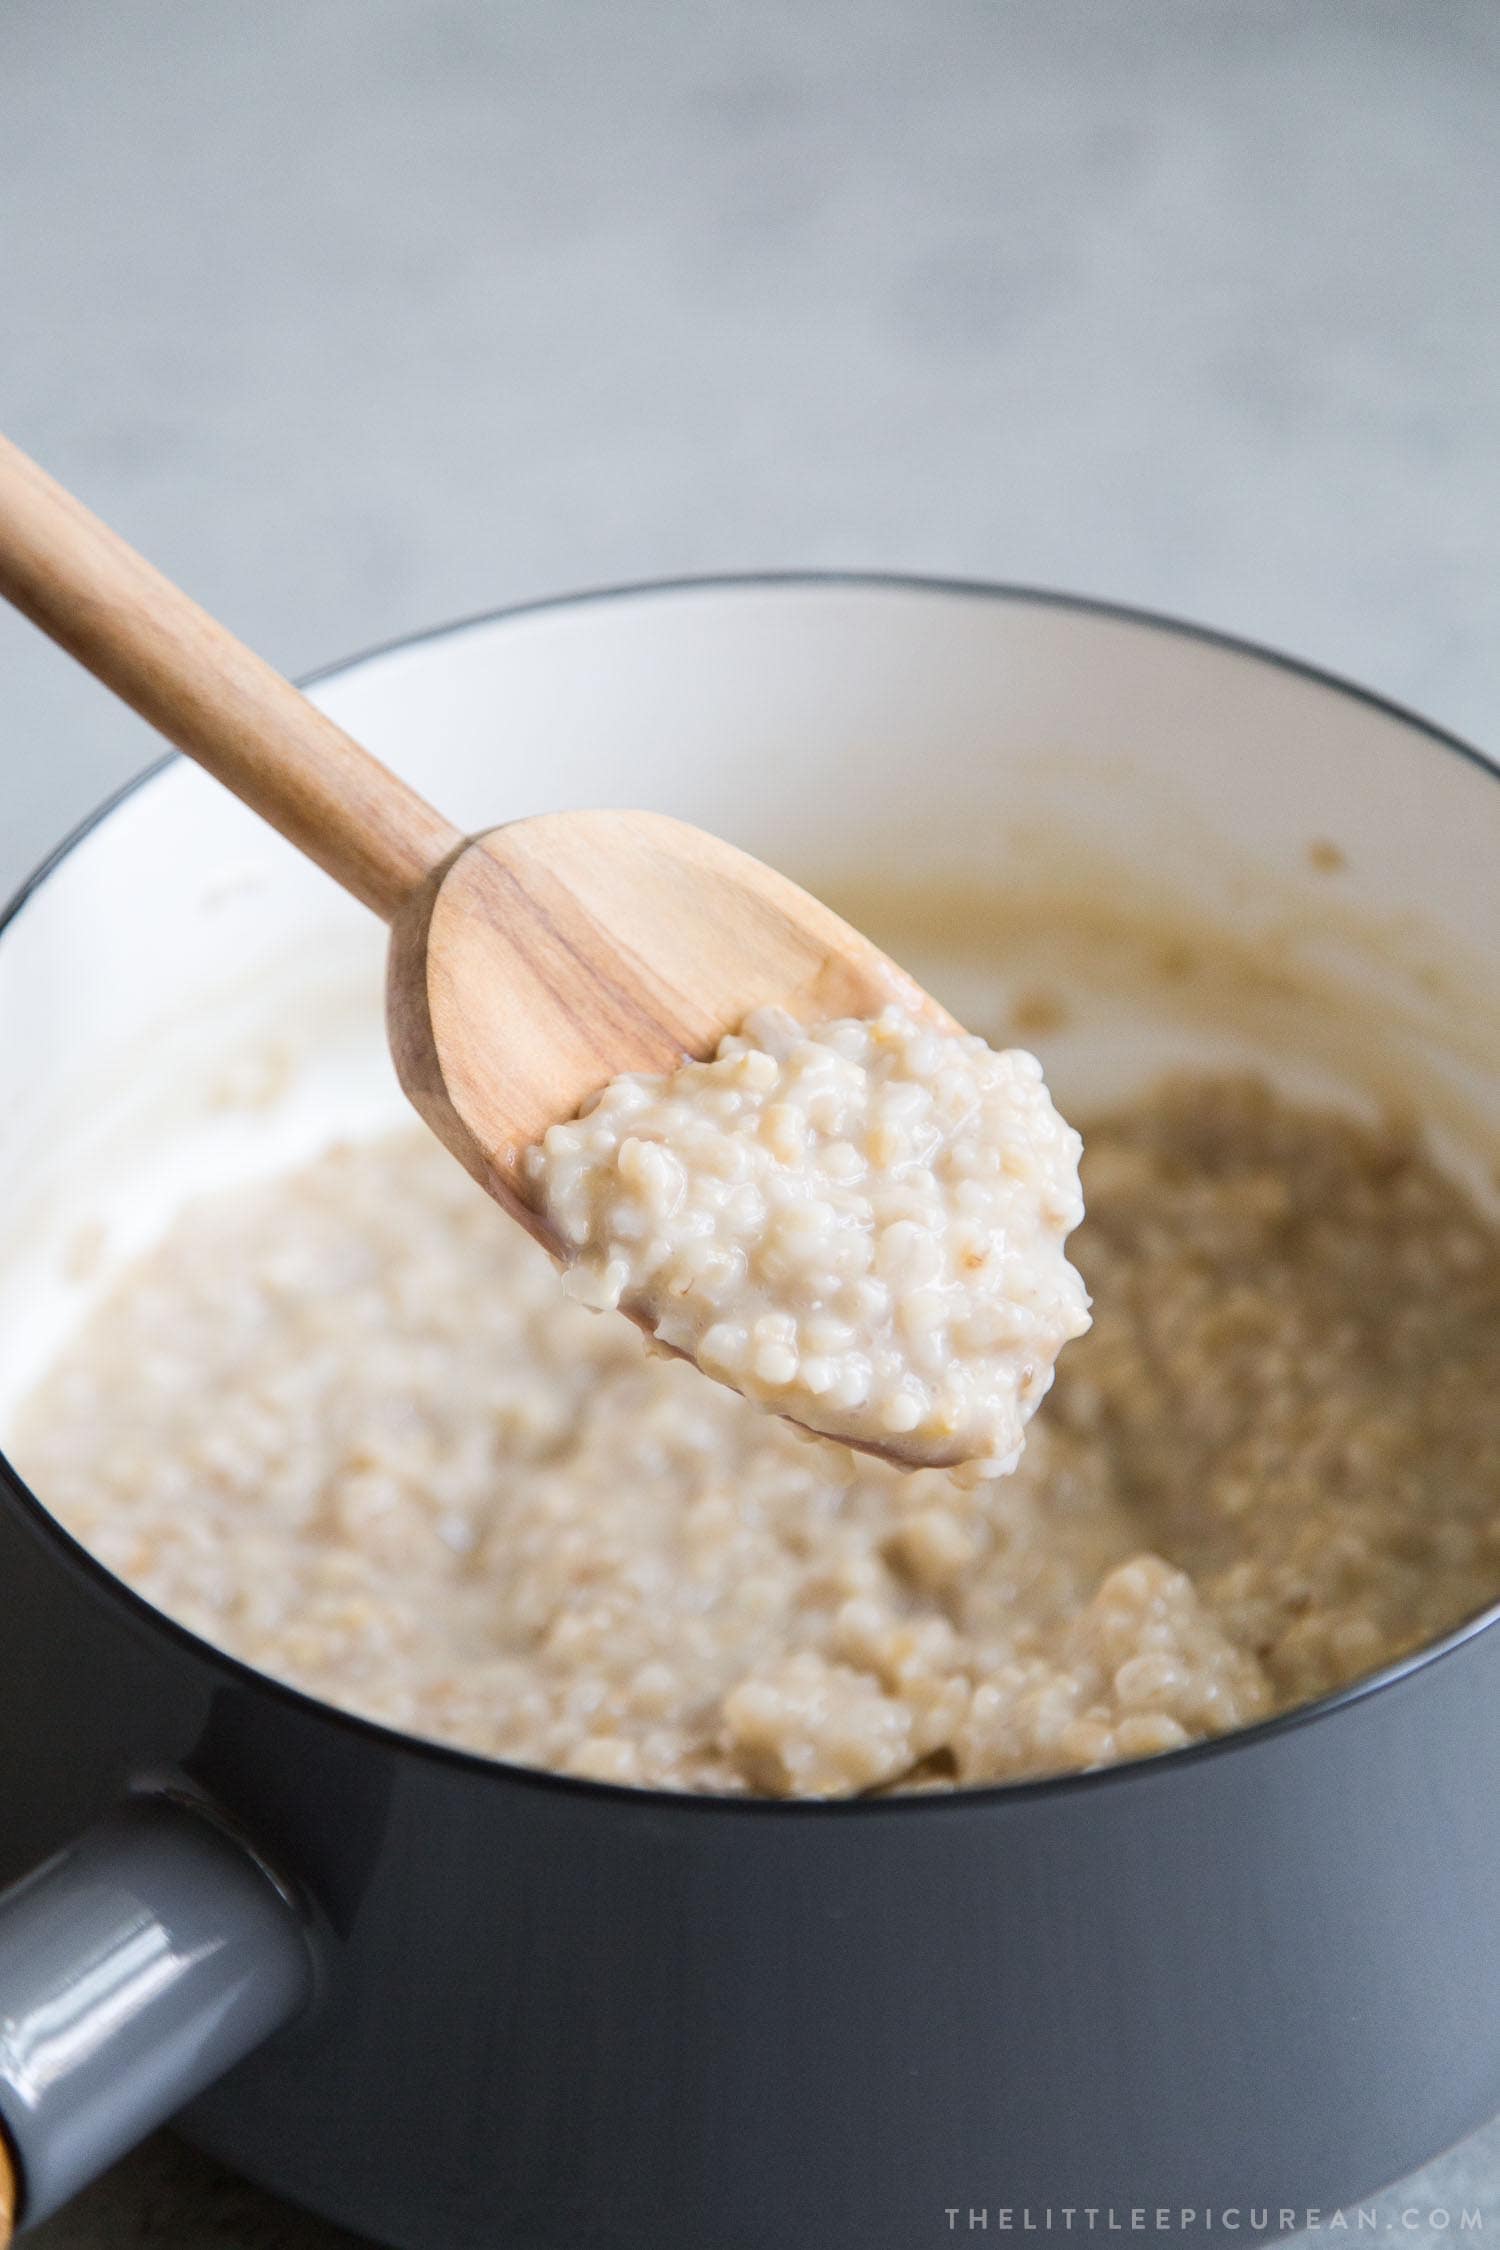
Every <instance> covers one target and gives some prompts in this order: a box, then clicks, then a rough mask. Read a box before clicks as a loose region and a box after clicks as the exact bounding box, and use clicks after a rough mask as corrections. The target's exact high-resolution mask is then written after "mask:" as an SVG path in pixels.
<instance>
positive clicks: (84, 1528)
mask: <svg viewBox="0 0 1500 2250" xmlns="http://www.w3.org/2000/svg"><path fill="white" fill-rule="evenodd" d="M1085 1128H1086V1142H1087V1150H1088V1153H1087V1155H1086V1157H1085V1159H1084V1186H1085V1191H1086V1195H1087V1200H1088V1206H1089V1216H1088V1218H1087V1220H1086V1221H1085V1222H1084V1224H1083V1226H1082V1228H1081V1229H1080V1230H1079V1233H1078V1235H1077V1237H1076V1238H1075V1254H1076V1256H1077V1260H1078V1263H1079V1266H1080V1268H1081V1269H1082V1272H1083V1274H1084V1277H1085V1279H1086V1281H1087V1283H1088V1285H1089V1288H1090V1289H1091V1291H1092V1293H1093V1297H1094V1304H1095V1319H1094V1326H1093V1328H1092V1330H1091V1332H1090V1333H1089V1334H1088V1335H1087V1336H1085V1337H1083V1338H1082V1339H1081V1340H1080V1341H1079V1342H1077V1343H1075V1344H1073V1345H1071V1346H1070V1347H1069V1349H1068V1351H1067V1352H1066V1353H1065V1354H1064V1355H1063V1359H1062V1363H1061V1368H1060V1372H1059V1375H1058V1380H1057V1384H1056V1386H1055V1389H1054V1391H1053V1393H1052V1396H1051V1398H1050V1399H1049V1402H1048V1405H1047V1408H1046V1411H1045V1412H1044V1413H1043V1414H1042V1415H1041V1416H1039V1417H1038V1419H1037V1421H1036V1423H1035V1424H1034V1425H1033V1426H1032V1431H1031V1435H1030V1438H1029V1442H1028V1445H1027V1449H1026V1452H1025V1455H1024V1457H1023V1459H1022V1461H1021V1464H1020V1466H1019V1468H1018V1469H1017V1470H1016V1472H1015V1474H1014V1475H1012V1476H1009V1477H1005V1478H997V1479H992V1480H988V1481H982V1482H978V1483H976V1484H973V1485H971V1486H969V1487H967V1488H965V1487H961V1486H960V1485H959V1484H958V1483H957V1482H955V1480H954V1479H953V1478H951V1477H950V1476H948V1475H946V1474H944V1473H942V1472H940V1471H936V1470H921V1471H917V1472H915V1473H912V1472H907V1471H903V1470H898V1469H895V1468H892V1467H889V1466H887V1465H885V1464H883V1463H881V1462H878V1461H874V1460H871V1459H869V1458H866V1457H864V1456H856V1455H853V1454H851V1453H849V1452H848V1451H847V1450H845V1449H844V1448H842V1447H839V1446H836V1445H833V1444H830V1443H827V1442H822V1441H818V1442H814V1441H812V1440H809V1439H806V1438H802V1437H799V1436H798V1434H797V1433H796V1432H795V1431H794V1430H793V1429H792V1428H791V1427H790V1426H789V1425H788V1424H785V1423H783V1422H780V1421H777V1420H775V1419H774V1418H772V1417H770V1416H768V1415H765V1414H763V1413H760V1412H758V1411H757V1410H756V1409H755V1408H753V1407H752V1406H750V1405H748V1404H747V1403H746V1402H745V1401H744V1400H742V1399H740V1398H738V1397H736V1396H735V1395H734V1394H733V1393H732V1392H731V1391H728V1390H726V1389H724V1388H722V1387H721V1386H719V1385H716V1384H712V1383H706V1382H705V1381H704V1380H703V1378H702V1377H701V1376H700V1375H699V1374H698V1373H696V1371H695V1370H693V1369H692V1368H690V1367H687V1366H685V1365H683V1364H682V1363H680V1362H677V1361H673V1360H667V1359H663V1358H660V1357H653V1356H650V1355H648V1353H647V1351H646V1348H645V1345H644V1342H643V1339H642V1338H641V1336H640V1335H639V1333H638V1332H637V1330H636V1329H635V1328H633V1327H632V1326H631V1325H630V1324H629V1323H627V1322H626V1321H624V1320H622V1319H613V1318H607V1319H606V1318H597V1317H595V1316H594V1315H593V1314H591V1313H589V1312H587V1311H586V1310H584V1309H583V1308H582V1307H581V1306H579V1305H578V1304H576V1303H571V1302H569V1301H568V1300H567V1299H566V1298H565V1297H563V1295H562V1294H561V1292H560V1291H559V1289H558V1285H557V1277H556V1273H555V1269H554V1268H553V1267H552V1266H551V1265H550V1263H549V1262H548V1261H547V1260H546V1259H545V1258H544V1257H543V1255H542V1253H541V1252H540V1251H538V1250H537V1249H536V1248H535V1247H534V1246H533V1245H532V1244H531V1243H530V1242H528V1241H527V1240H526V1239H525V1237H524V1236H523V1235H522V1234H521V1232H520V1230H519V1229H518V1228H517V1227H516V1226H515V1225H514V1224H513V1223H512V1222H511V1221H510V1220H508V1219H507V1218H505V1217H504V1216H503V1215H502V1214H501V1213H500V1212H499V1211H498V1210H497V1209H495V1208H494V1207H493V1206H492V1205H490V1204H489V1203H488V1202H487V1201H486V1199H485V1198H484V1197H483V1196H482V1195H481V1194H480V1193H479V1192H478V1191H477V1190H476V1189H475V1188H474V1187H473V1186H472V1185H471V1183H470V1182H469V1181H468V1180H467V1179H466V1178H465V1176H464V1175H463V1174H462V1173H461V1172H460V1170H459V1168H458V1167H457V1165H455V1164H454V1163H453V1161H452V1159H451V1158H450V1157H448V1156H446V1155H445V1154H444V1153H443V1152H442V1151H441V1150H440V1149H439V1148H438V1147H437V1146H436V1145H435V1144H434V1143H431V1142H430V1141H429V1140H428V1139H427V1138H426V1136H425V1135H423V1134H421V1133H420V1132H412V1133H410V1134H401V1135H398V1136H396V1137H394V1138H392V1139H390V1140H387V1141H384V1142H380V1143H377V1144H373V1145H369V1146H363V1147H357V1148H349V1149H343V1150H339V1151H335V1152H334V1153H332V1154H330V1155H328V1156H326V1157H324V1158H322V1159H321V1160H320V1161H319V1162H317V1163H316V1164H313V1165H311V1166H310V1167H308V1168H307V1169H306V1170H304V1171H302V1172H301V1173H299V1174H297V1175H296V1176H295V1177H291V1178H288V1179H285V1180H281V1181H277V1182H273V1183H271V1184H268V1185H265V1186H262V1187H257V1188H254V1189H251V1190H247V1191H242V1192H237V1193H235V1194H233V1195H225V1196H221V1197H219V1198H216V1199H213V1200H210V1201H206V1202H203V1203H201V1204H199V1205H197V1206H195V1207H193V1208H191V1209H189V1210H187V1211H185V1212H184V1213H183V1215H182V1217H181V1218H180V1220H179V1221H178V1223H177V1225H176V1227H175V1228H174V1229H173V1231H172V1233H171V1234H170V1236H169V1238H168V1239H167V1240H166V1241H165V1242H164V1243H163V1244H162V1245H161V1247H160V1248H159V1249H158V1250H157V1251H156V1252H155V1253H154V1254H152V1255H150V1256H149V1257H148V1258H147V1259H146V1260H145V1261H144V1262H143V1263H141V1264H140V1265H139V1266H137V1267H136V1268H135V1269H134V1271H132V1272H131V1273H129V1274H128V1275H127V1276H126V1277H125V1278H124V1279H123V1280H122V1282H121V1283H120V1284H119V1285H118V1287H117V1288H116V1289H115V1291H114V1293H113V1295H112V1296H111V1297H110V1299H109V1300H108V1301H107V1302H106V1304H105V1305H104V1306H103V1307H102V1309H101V1310H100V1312H99V1313H98V1315H97V1317H96V1318H95V1319H94V1320H93V1322H92V1323H91V1324H90V1325H89V1326H88V1327H87V1328H86V1329H85V1330H84V1331H83V1332H82V1333H81V1334H79V1335H78V1336H77V1338H76V1339H75V1340H74V1341H73V1342H72V1344H71V1345H70V1346H69V1348H68V1349H67V1350H66V1352H65V1353H64V1355H63V1357H62V1358H61V1360H60V1362H59V1363H58V1365H57V1366H56V1368H55V1369H54V1371H53V1373H52V1374H51V1376H50V1377H49V1378H48V1380H47V1381H46V1383H45V1384H44V1386H43V1387H42V1389H41V1391H40V1392H39V1393H38V1394H37V1395H36V1397H35V1398H34V1399H33V1401H32V1402H31V1404H30V1406H29V1408H28V1410H27V1412H26V1414H25V1417H24V1422H23V1425H22V1427H21V1428H20V1429H19V1430H18V1431H17V1432H16V1433H15V1440H16V1442H15V1447H14V1450H15V1453H16V1457H17V1459H18V1460H19V1462H20V1464H21V1466H22V1467H23V1469H24V1470H25V1471H27V1472H28V1473H29V1475H30V1476H31V1478H32V1480H33V1482H34V1483H35V1485H36V1486H37V1488H38V1490H39V1491H40V1492H41V1493H42V1494H44V1495H45V1497H46V1499H47V1500H48V1502H49V1504H50V1505H51V1506H53V1507H54V1508H55V1509H56V1511H57V1512H58V1514H59V1515H60V1516H61V1517H62V1519H63V1520H64V1521H65V1522H66V1523H67V1524H68V1525H69V1526H70V1527H71V1528H72V1529H73V1530H74V1531H76V1532H77V1533H78V1535H79V1536H80V1537H81V1538H82V1539H84V1540H85V1541H86V1542H87V1544H88V1545H89V1546H90V1547H92V1548H93V1549H94V1551H95V1552H96V1553H97V1554H98V1555H99V1556H100V1557H101V1558H102V1559H103V1560H104V1561H105V1562H106V1563H107V1564H109V1565H110V1566H111V1567H112V1568H113V1569H115V1570H117V1571H118V1572H120V1573H121V1574H122V1575H123V1576H124V1577H125V1578H127V1579H129V1580H130V1581H131V1582H132V1583H133V1584H134V1585H136V1586H138V1587H139V1588H140V1589H141V1590H142V1591H143V1592H144V1593H145V1594H146V1595H148V1596H149V1597H150V1598H151V1599H152V1600H153V1601H155V1602H157V1603H159V1604H160V1605H161V1606H162V1607H163V1608H165V1609H167V1610H169V1611H171V1612H172V1613H173V1614H174V1615H176V1616H178V1617H180V1618H182V1619H183V1620H184V1621H185V1622H186V1623H187V1624H189V1625H191V1626H193V1627H194V1628H195V1629H197V1630H198V1631H199V1632H201V1633H203V1634H205V1635H206V1636H208V1637H209V1638H210V1639H212V1640H215V1641H218V1642H220V1643H222V1644H223V1645H224V1646H226V1647H228V1648H230V1649H233V1650H235V1651H237V1652H238V1653H239V1654H241V1655H243V1656H245V1657H248V1658H249V1659H250V1660H251V1661H253V1662H255V1663H257V1664H260V1665H262V1666H263V1667H265V1668H266V1669H267V1670H269V1671H272V1672H275V1673H279V1674H280V1675H282V1676H283V1677H285V1678H288V1679H291V1680H294V1681H296V1682H297V1683H299V1684H300V1685H302V1686H304V1687H306V1688H309V1689H311V1690H312V1691H313V1692H314V1693H316V1694H319V1695H322V1696H325V1697H327V1698H329V1699H330V1700H332V1701H334V1702H338V1703H342V1704H345V1705H348V1706H350V1707H351V1708H354V1709H356V1710H360V1711H364V1712H367V1713H370V1714H372V1715H374V1716H376V1717H378V1718H382V1719H386V1720H388V1721H390V1722H392V1723H393V1724H395V1725H397V1726H400V1727H404V1728H407V1729H409V1730H411V1731H413V1732H415V1733H419V1734H425V1735H431V1736H437V1737H440V1738H442V1739H444V1740H447V1741H451V1742H457V1743H462V1744H465V1745H467V1746H469V1747H471V1748H473V1749H476V1750H480V1751H485V1752H490V1753H493V1754H497V1755H500V1756H504V1757H508V1758H513V1759H519V1760H523V1761H526V1762H529V1763H534V1764H540V1765H547V1766H554V1767H558V1768H561V1769H563V1770H565V1771H568V1772H572V1773H581V1774H593V1775H604V1776H607V1777H609V1778H612V1779H618V1780H624V1781H631V1782H641V1783H646V1784H649V1785H653V1786H659V1787H670V1788H686V1789H712V1790H729V1791H770V1792H775V1793H778V1794H781V1793H789V1792H809V1793H827V1794H842V1793H847V1792H851V1791H857V1790H869V1789H880V1788H902V1787H921V1786H943V1785H950V1784H952V1783H955V1782H956V1783H960V1784H963V1783H974V1782H982V1781H991V1780H999V1779H1009V1778H1013V1777H1019V1776H1024V1775H1028V1774H1037V1773H1047V1772H1055V1771H1058V1770H1060V1769H1066V1768H1070V1767H1080V1766H1089V1765H1094V1764H1098V1763H1100V1762H1102V1761H1105V1760H1108V1759H1113V1758H1121V1757H1136V1756H1140V1755H1143V1754H1146V1753H1149V1752H1151V1751H1155V1750H1161V1749H1166V1748H1170V1747H1172V1746H1173V1745H1175V1744H1178V1743H1182V1742H1184V1741H1187V1740H1190V1739H1192V1738H1194V1737H1196V1736H1202V1735H1207V1734H1213V1733H1217V1732H1221V1731H1223V1730H1224V1729H1226V1728H1230V1727H1234V1726H1238V1725H1242V1724H1244V1723H1245V1722H1246V1721H1249V1720H1252V1719H1255V1718H1257V1717H1259V1716H1261V1715H1262V1714H1263V1713H1265V1712H1268V1711H1271V1710H1275V1709H1278V1708H1280V1707H1282V1706H1285V1705H1287V1704H1291V1703H1295V1702H1297V1701H1299V1700H1302V1699H1304V1698H1306V1697H1308V1696H1310V1695H1314V1694H1317V1693H1318V1692H1320V1691H1322V1690H1324V1689H1327V1688H1331V1687H1334V1686H1336V1685H1338V1684H1339V1683H1341V1682H1343V1681H1345V1680H1348V1679H1350V1678H1352V1677H1354V1676H1357V1675H1358V1674H1359V1673H1361V1672H1363V1671H1365V1670H1367V1669H1368V1668H1369V1667H1370V1666H1372V1665H1374V1664H1376V1663H1378V1662H1380V1661H1381V1660H1383V1659H1385V1658H1388V1657H1390V1656H1393V1655H1395V1654H1396V1653H1398V1652H1399V1651H1401V1650H1404V1649H1407V1648H1410V1647H1413V1646H1415V1645H1418V1644H1420V1643H1421V1642H1423V1641H1424V1640H1427V1639H1429V1638H1431V1637H1432V1636H1433V1635H1434V1634H1435V1633H1438V1632H1440V1631H1442V1630H1443V1629H1444V1628H1446V1627H1448V1626H1450V1625H1452V1624H1454V1623H1456V1622H1458V1621H1459V1620H1460V1619H1461V1618H1463V1617H1464V1616H1465V1615H1467V1614H1469V1613H1471V1612H1472V1611H1473V1610H1474V1609H1476V1608H1477V1607H1478V1606H1480V1605H1481V1604H1482V1603H1483V1602H1485V1601H1487V1600H1489V1599H1491V1598H1493V1597H1494V1596H1495V1595H1496V1594H1497V1593H1500V1508H1497V1506H1496V1496H1497V1493H1500V1384H1497V1383H1496V1381H1495V1379H1494V1371H1495V1368H1496V1366H1497V1365H1500V1234H1497V1231H1496V1229H1495V1228H1494V1227H1492V1225H1491V1224H1490V1223H1489V1222H1488V1221H1487V1220H1486V1219H1484V1218H1483V1217H1481V1216H1480V1215H1479V1213H1478V1212H1477V1211H1476V1209H1475V1208H1474V1207H1473V1205H1472V1204H1471V1202H1470V1201H1469V1200H1468V1199H1467V1197H1466V1195H1465V1194H1464V1192H1463V1191H1462V1190H1460V1189H1459V1188H1458V1187H1456V1186H1454V1185H1452V1184H1450V1183H1449V1182H1448V1181H1447V1180H1446V1179H1445V1178H1444V1177H1443V1176H1442V1174H1441V1173H1440V1172H1439V1171H1438V1170H1437V1169H1436V1167H1435V1166H1434V1165H1433V1164H1432V1163H1431V1162H1430V1161H1429V1159H1428V1158H1427V1157H1426V1156H1425V1155H1424V1153H1423V1151H1422V1149H1421V1147H1420V1146H1419V1145H1418V1144H1417V1143H1416V1142H1415V1141H1414V1140H1413V1139H1411V1138H1410V1137H1408V1136H1406V1135H1404V1134H1402V1133H1401V1132H1399V1131H1397V1130H1395V1129H1383V1130H1378V1131H1376V1130H1365V1129H1362V1128H1360V1127H1358V1126H1356V1125H1353V1124H1350V1123H1346V1122H1344V1121H1342V1120H1340V1119H1337V1118H1335V1117H1333V1116H1332V1115H1328V1114H1322V1113H1319V1112H1316V1111H1312V1110H1306V1109H1301V1108H1298V1107H1295V1106H1292V1105H1290V1104H1287V1103H1285V1102H1282V1101H1279V1100H1277V1099H1275V1098H1273V1097H1272V1096H1271V1095H1270V1094H1269V1093H1267V1092H1266V1091H1265V1090H1264V1089H1263V1088H1262V1087H1260V1086H1258V1085H1256V1084H1254V1083H1251V1082H1248V1081H1242V1080H1237V1079H1235V1080H1222V1079H1221V1080H1205V1079H1196V1080H1192V1081H1184V1082H1182V1083H1179V1084H1176V1085H1173V1086H1170V1087H1167V1088H1166V1089H1164V1090H1162V1091H1161V1092H1160V1093H1158V1094H1156V1095H1154V1096H1152V1097H1151V1098H1150V1099H1146V1100H1142V1101H1139V1102H1137V1103H1135V1104H1133V1105H1132V1106H1130V1107H1128V1108H1126V1109H1123V1110H1121V1111H1119V1112H1118V1113H1116V1114H1114V1115H1106V1116H1099V1117H1095V1118H1093V1119H1086V1120H1085Z"/></svg>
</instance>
